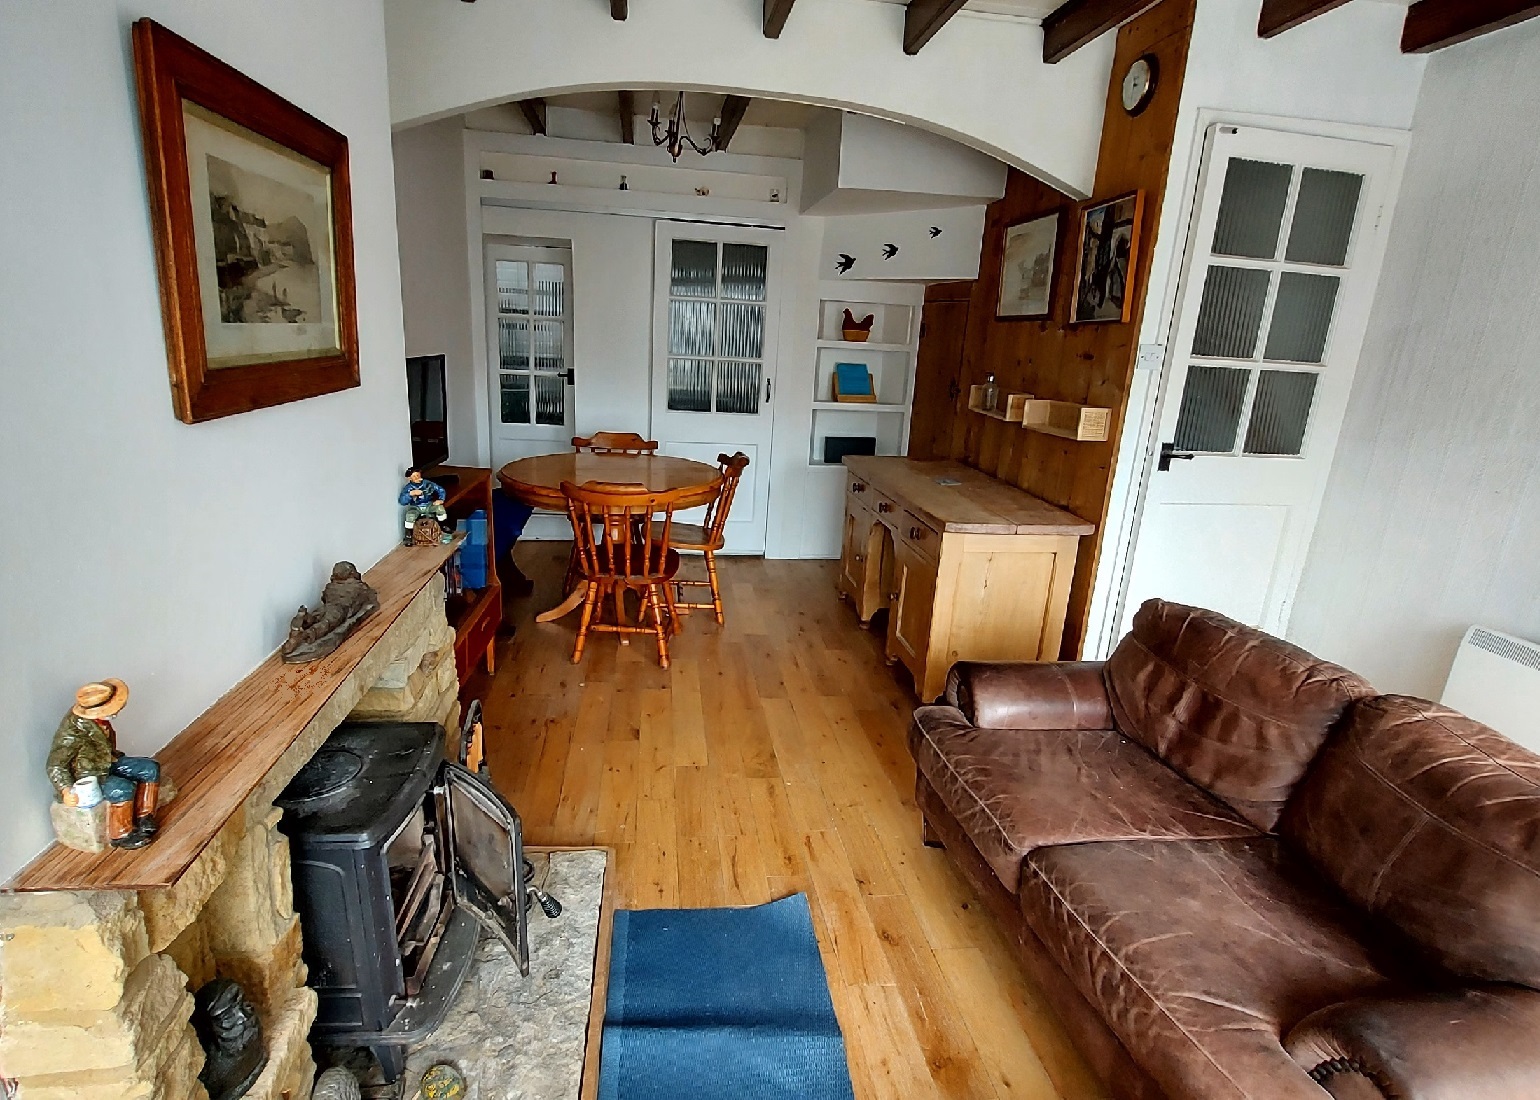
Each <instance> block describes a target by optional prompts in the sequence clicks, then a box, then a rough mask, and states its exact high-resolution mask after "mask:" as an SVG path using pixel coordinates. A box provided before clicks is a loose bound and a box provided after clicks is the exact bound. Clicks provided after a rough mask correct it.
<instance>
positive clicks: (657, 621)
mask: <svg viewBox="0 0 1540 1100" xmlns="http://www.w3.org/2000/svg"><path fill="white" fill-rule="evenodd" d="M665 598H666V597H665ZM646 603H647V610H648V611H650V612H651V613H652V632H653V633H654V634H656V635H657V636H658V664H659V665H661V666H662V667H663V668H667V667H668V631H667V630H665V629H664V627H663V611H662V609H661V608H660V607H659V606H658V586H657V585H655V584H649V585H648V586H647V600H646Z"/></svg>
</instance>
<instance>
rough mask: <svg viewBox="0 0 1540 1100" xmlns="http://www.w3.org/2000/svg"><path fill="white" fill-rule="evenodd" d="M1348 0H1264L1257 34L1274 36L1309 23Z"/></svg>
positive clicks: (1264, 36)
mask: <svg viewBox="0 0 1540 1100" xmlns="http://www.w3.org/2000/svg"><path fill="white" fill-rule="evenodd" d="M1347 2H1348V0H1262V17H1261V18H1260V19H1258V20H1257V36H1258V37H1259V38H1272V37H1274V36H1276V35H1280V34H1282V33H1283V32H1284V31H1291V30H1293V29H1294V28H1295V27H1297V26H1299V25H1300V24H1301V23H1308V22H1310V20H1312V19H1314V18H1315V17H1316V16H1318V15H1325V14H1326V13H1327V12H1329V11H1331V10H1332V9H1333V8H1340V7H1341V6H1342V5H1343V4H1346V3H1347Z"/></svg>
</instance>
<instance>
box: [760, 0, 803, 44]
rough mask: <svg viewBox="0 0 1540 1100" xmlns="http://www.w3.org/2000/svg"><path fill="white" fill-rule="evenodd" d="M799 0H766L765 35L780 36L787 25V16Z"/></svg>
mask: <svg viewBox="0 0 1540 1100" xmlns="http://www.w3.org/2000/svg"><path fill="white" fill-rule="evenodd" d="M796 2H797V0H765V37H766V38H779V37H781V30H782V28H784V27H785V26H786V17H787V16H788V15H790V14H791V6H792V5H793V4H795V3H796Z"/></svg>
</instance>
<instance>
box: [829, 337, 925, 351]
mask: <svg viewBox="0 0 1540 1100" xmlns="http://www.w3.org/2000/svg"><path fill="white" fill-rule="evenodd" d="M818 346H819V347H820V348H838V349H840V350H841V351H897V352H903V353H905V354H907V353H909V352H911V351H913V350H914V348H913V347H912V346H910V345H909V344H878V343H875V342H873V341H871V340H820V341H818Z"/></svg>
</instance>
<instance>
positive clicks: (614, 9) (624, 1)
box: [610, 0, 631, 19]
mask: <svg viewBox="0 0 1540 1100" xmlns="http://www.w3.org/2000/svg"><path fill="white" fill-rule="evenodd" d="M630 9H631V0H610V18H611V19H624V18H625V17H626V16H628V15H630V14H631V10H630Z"/></svg>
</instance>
